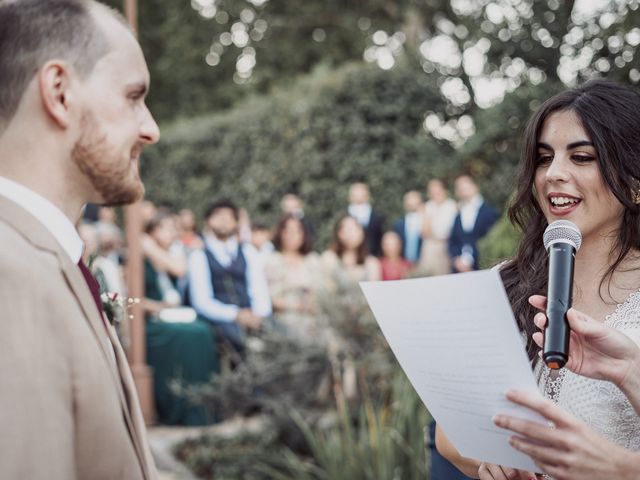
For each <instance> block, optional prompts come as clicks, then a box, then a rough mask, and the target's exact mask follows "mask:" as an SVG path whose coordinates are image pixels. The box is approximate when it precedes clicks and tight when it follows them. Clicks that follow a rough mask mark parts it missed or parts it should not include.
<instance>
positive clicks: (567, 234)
mask: <svg viewBox="0 0 640 480" xmlns="http://www.w3.org/2000/svg"><path fill="white" fill-rule="evenodd" d="M543 240H544V248H545V250H547V252H548V253H549V282H548V289H547V312H546V313H547V319H548V321H547V326H546V328H545V330H544V348H543V350H542V359H543V360H544V362H545V363H546V364H547V366H548V367H549V368H551V369H554V370H556V369H559V368H562V367H564V365H565V363H567V359H568V357H569V334H570V333H571V329H570V328H569V322H568V321H567V311H568V310H569V309H570V308H571V299H572V293H573V265H574V260H575V256H576V252H577V251H578V250H579V249H580V244H581V243H582V234H581V233H580V229H579V228H578V227H577V226H576V225H575V224H574V223H573V222H569V221H568V220H557V221H555V222H553V223H551V224H550V225H549V226H548V227H547V228H546V230H545V231H544V236H543Z"/></svg>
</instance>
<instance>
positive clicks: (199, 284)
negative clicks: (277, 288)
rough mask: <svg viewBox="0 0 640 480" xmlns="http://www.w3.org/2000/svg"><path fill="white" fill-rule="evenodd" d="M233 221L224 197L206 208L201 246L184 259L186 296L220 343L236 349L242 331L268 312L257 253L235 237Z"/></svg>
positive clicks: (254, 327) (231, 208) (260, 321)
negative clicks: (187, 284) (186, 267)
mask: <svg viewBox="0 0 640 480" xmlns="http://www.w3.org/2000/svg"><path fill="white" fill-rule="evenodd" d="M238 220H239V211H238V208H237V207H236V206H235V205H234V204H233V203H232V202H229V201H227V200H220V201H218V202H215V203H214V204H213V205H211V206H210V207H209V208H208V209H207V212H206V213H205V222H206V228H205V232H204V243H205V246H204V248H203V249H201V250H195V251H194V252H192V253H191V256H190V257H189V300H190V302H191V305H192V306H193V308H194V309H195V310H196V312H198V315H200V316H201V317H203V318H205V319H207V320H208V321H210V322H211V323H212V324H213V325H214V327H215V329H216V332H217V333H218V335H219V336H220V337H221V340H222V341H223V342H224V344H226V345H227V346H229V347H231V348H232V349H233V350H235V351H237V352H242V351H243V349H244V338H245V333H246V332H247V331H253V332H255V331H258V330H260V328H261V327H262V324H263V321H264V320H265V319H266V318H267V317H269V316H270V315H271V298H270V296H269V288H268V286H267V279H266V277H265V274H264V269H263V266H262V261H261V260H260V257H259V255H258V252H257V251H256V250H255V248H253V247H252V246H251V245H249V244H243V243H240V242H239V240H238Z"/></svg>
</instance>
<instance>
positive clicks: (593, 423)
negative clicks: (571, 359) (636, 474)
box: [535, 292, 640, 478]
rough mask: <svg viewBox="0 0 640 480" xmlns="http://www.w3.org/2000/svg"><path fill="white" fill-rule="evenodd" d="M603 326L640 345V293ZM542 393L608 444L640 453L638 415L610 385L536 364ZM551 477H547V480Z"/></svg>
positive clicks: (618, 309)
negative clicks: (607, 440) (639, 451)
mask: <svg viewBox="0 0 640 480" xmlns="http://www.w3.org/2000/svg"><path fill="white" fill-rule="evenodd" d="M605 324H606V325H609V326H610V327H613V328H615V329H616V330H619V331H621V332H623V333H625V334H626V335H627V336H628V337H630V338H631V339H632V340H633V341H634V342H636V343H637V344H640V292H635V293H632V294H631V295H630V296H629V297H628V298H627V300H626V301H625V302H624V303H622V304H620V305H618V307H617V309H616V311H615V312H614V313H612V314H611V315H608V316H607V317H606V319H605ZM535 373H536V378H538V385H539V387H540V390H541V391H542V392H543V394H544V395H545V396H546V397H548V398H550V399H551V400H553V401H554V402H556V403H557V404H558V405H559V406H561V407H562V408H563V409H565V410H567V411H569V412H571V413H572V414H573V415H574V416H576V417H577V418H579V419H580V420H582V421H583V422H585V423H586V424H587V425H589V426H590V427H591V428H592V429H593V430H595V431H596V432H598V433H600V434H601V435H603V436H604V437H606V438H607V439H609V440H610V441H612V442H614V443H616V444H618V445H620V446H621V447H624V448H626V449H629V450H640V416H639V415H638V414H637V413H636V412H635V410H634V409H633V407H632V406H631V404H630V403H629V401H628V400H627V397H626V396H625V395H624V394H623V393H622V391H620V389H619V388H618V387H616V386H615V385H614V384H613V383H611V382H607V381H603V380H594V379H591V378H587V377H583V376H580V375H576V374H575V373H573V372H570V371H568V370H567V369H564V368H563V369H561V370H559V371H558V372H557V375H554V374H555V373H556V372H552V371H551V370H549V368H547V367H546V365H544V363H543V362H539V363H538V365H537V366H536V369H535ZM547 478H550V477H547Z"/></svg>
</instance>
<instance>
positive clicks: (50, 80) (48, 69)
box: [36, 60, 75, 129]
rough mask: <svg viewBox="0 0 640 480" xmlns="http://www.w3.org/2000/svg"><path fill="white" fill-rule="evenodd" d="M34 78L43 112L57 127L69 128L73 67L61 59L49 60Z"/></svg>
mask: <svg viewBox="0 0 640 480" xmlns="http://www.w3.org/2000/svg"><path fill="white" fill-rule="evenodd" d="M36 78H37V86H38V91H39V93H40V99H41V103H42V108H43V110H44V112H45V114H46V115H47V116H48V118H49V119H50V120H51V121H52V122H53V123H54V124H55V125H57V126H58V127H59V128H61V129H67V128H69V125H71V120H72V115H73V109H72V108H71V107H72V105H73V102H74V100H75V97H74V94H73V68H72V67H71V66H70V65H69V64H68V63H66V62H64V61H62V60H50V61H48V62H47V63H45V64H44V65H43V66H42V68H40V70H39V71H38V73H37V75H36Z"/></svg>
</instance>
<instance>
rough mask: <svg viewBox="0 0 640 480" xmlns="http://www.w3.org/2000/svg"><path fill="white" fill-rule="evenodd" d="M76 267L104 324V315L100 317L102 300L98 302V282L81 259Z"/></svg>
mask: <svg viewBox="0 0 640 480" xmlns="http://www.w3.org/2000/svg"><path fill="white" fill-rule="evenodd" d="M78 267H80V271H81V272H82V275H83V276H84V280H85V281H86V282H87V285H88V286H89V290H91V295H93V301H94V302H96V307H97V308H98V312H99V313H100V318H102V319H103V320H102V321H103V322H104V315H102V313H103V310H102V300H100V285H99V284H98V281H97V280H96V278H95V277H94V276H93V274H92V273H91V270H89V269H88V268H87V266H86V265H85V264H84V262H83V261H82V258H81V259H80V261H79V262H78Z"/></svg>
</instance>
